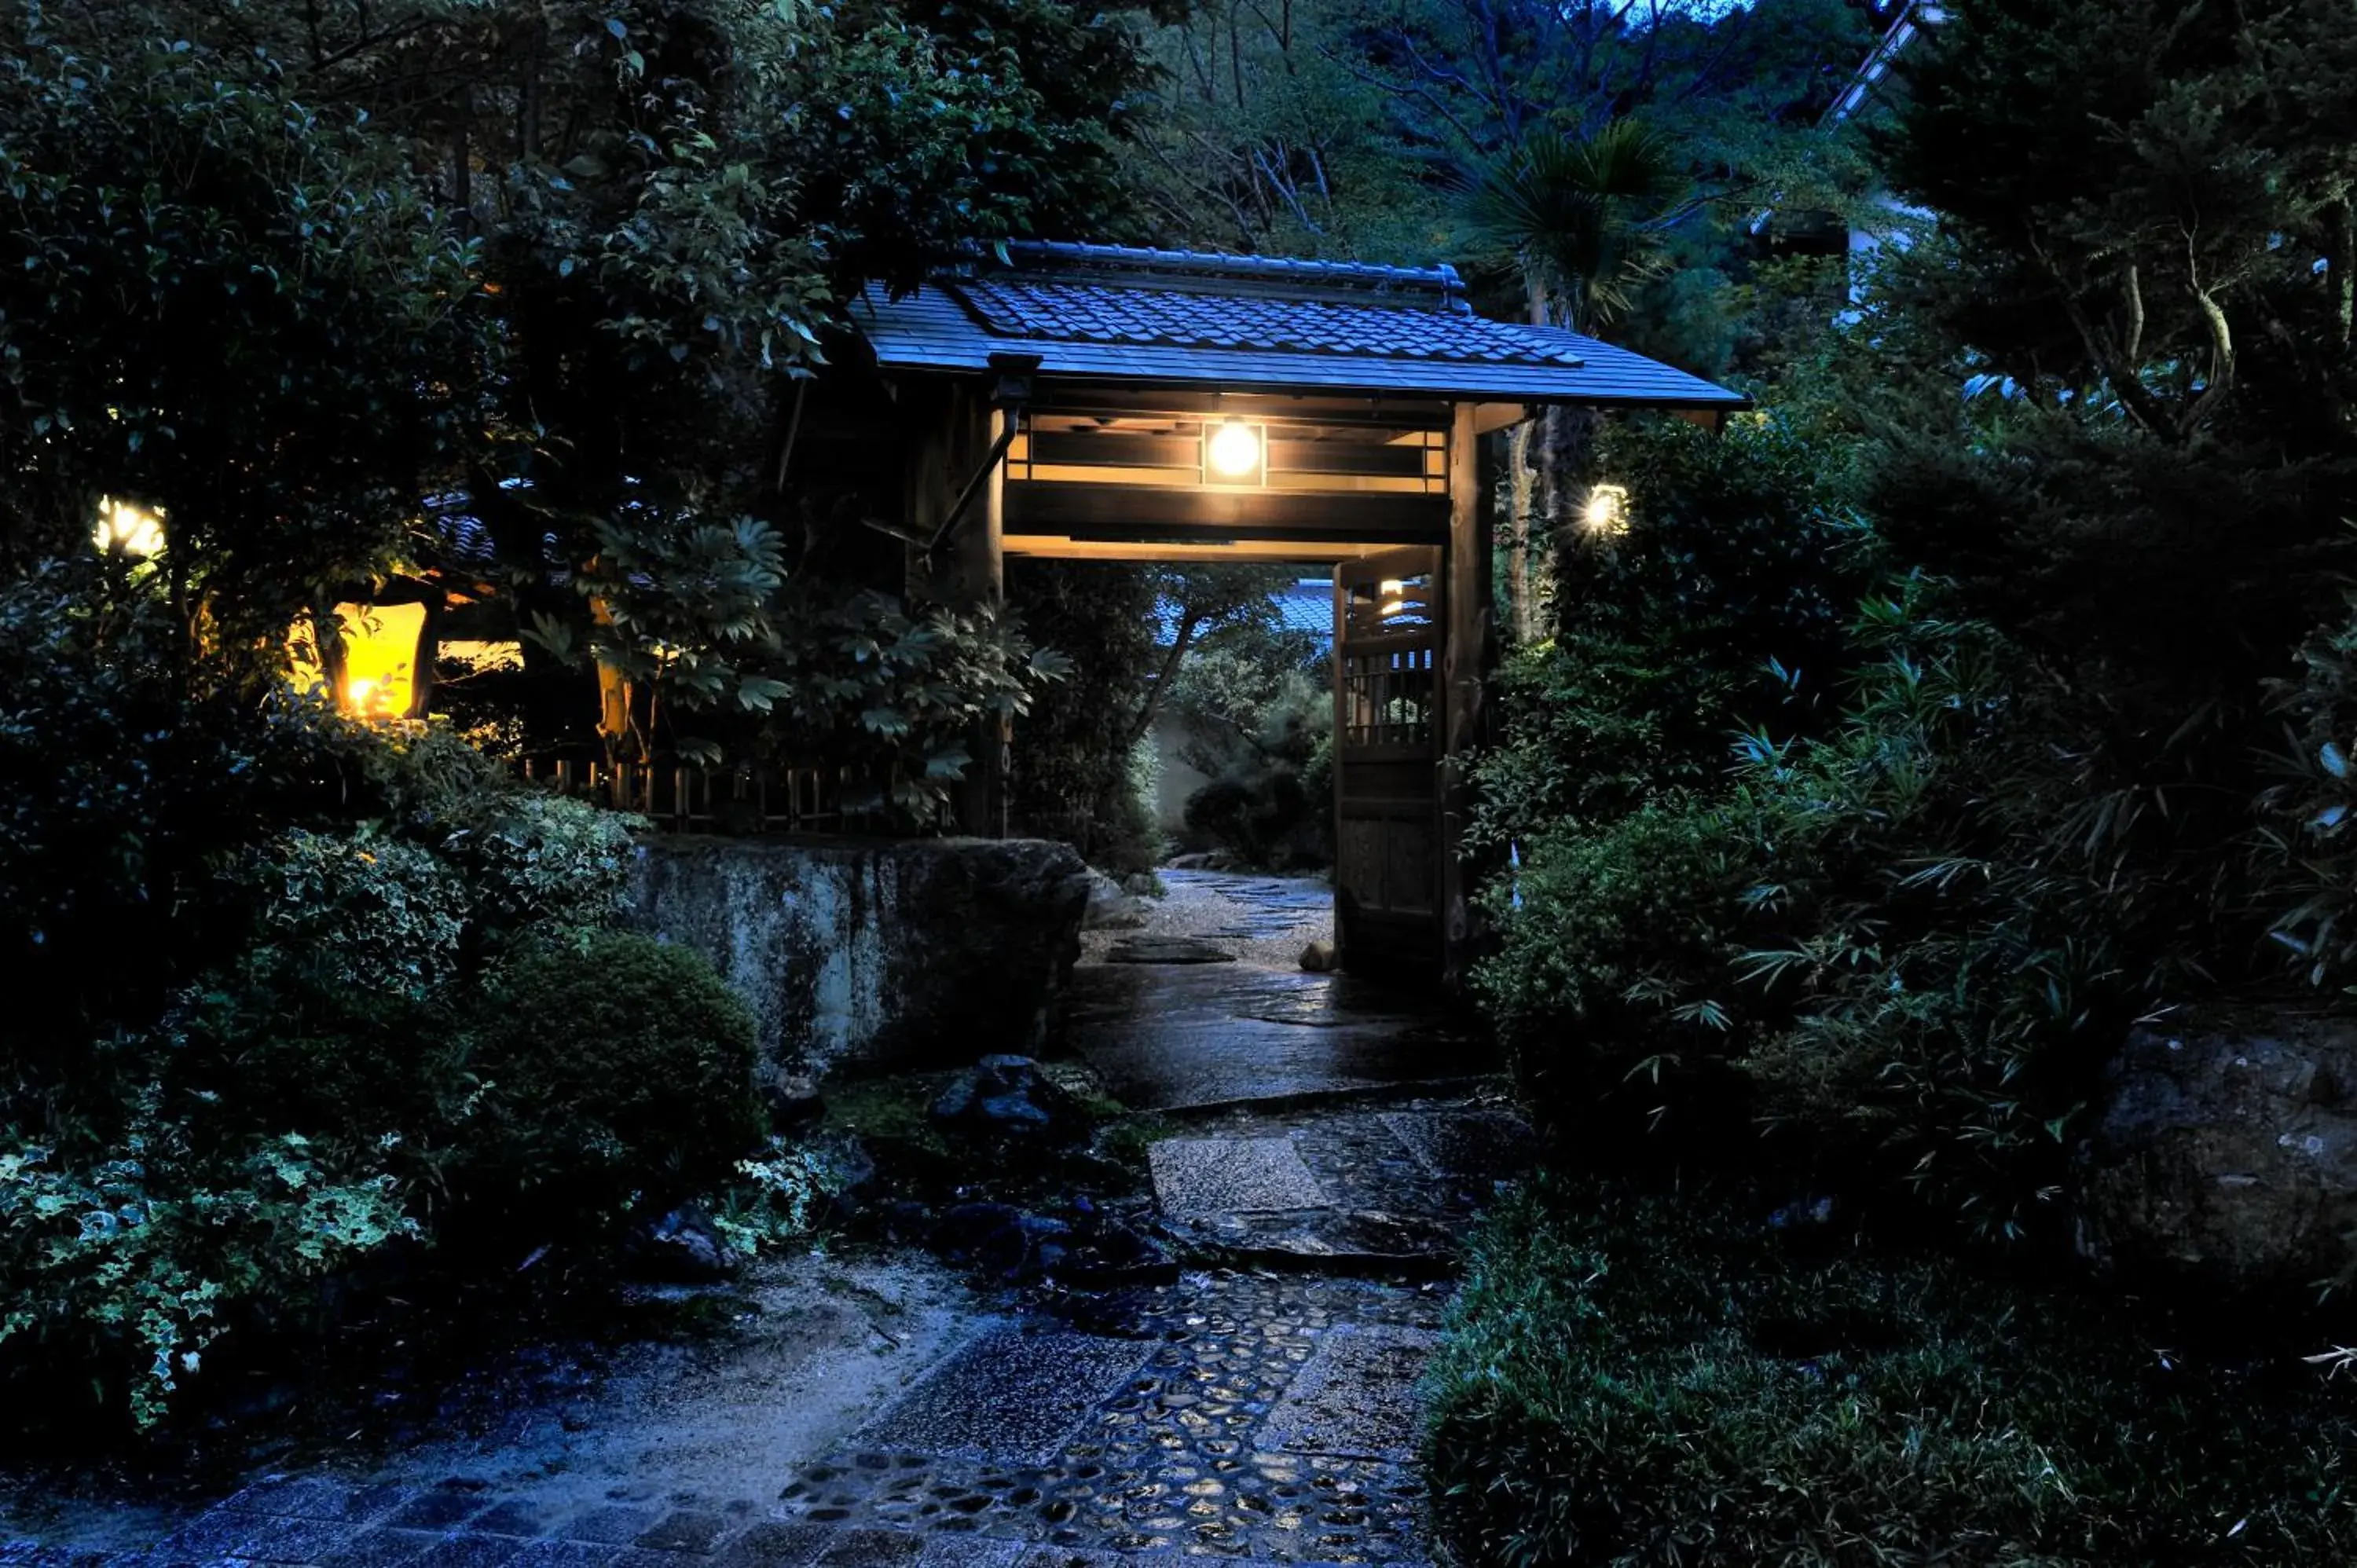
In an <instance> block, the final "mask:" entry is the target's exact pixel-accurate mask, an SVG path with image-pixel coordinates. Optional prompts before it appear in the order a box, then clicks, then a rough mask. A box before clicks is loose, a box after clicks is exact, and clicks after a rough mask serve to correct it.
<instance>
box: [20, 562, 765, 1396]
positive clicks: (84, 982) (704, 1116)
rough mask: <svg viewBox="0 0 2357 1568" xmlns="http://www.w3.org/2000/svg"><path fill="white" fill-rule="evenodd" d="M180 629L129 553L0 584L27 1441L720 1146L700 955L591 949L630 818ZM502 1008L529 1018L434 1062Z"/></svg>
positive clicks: (666, 1184)
mask: <svg viewBox="0 0 2357 1568" xmlns="http://www.w3.org/2000/svg"><path fill="white" fill-rule="evenodd" d="M184 630H185V628H182V627H181V626H180V625H179V624H178V621H177V620H176V618H175V615H174V612H173V610H172V607H171V606H170V605H169V604H168V603H167V601H166V599H165V596H164V595H163V593H162V585H161V584H160V583H159V582H158V580H157V579H156V577H155V575H154V574H153V573H152V572H151V571H150V570H149V569H148V568H146V567H130V568H124V566H123V565H122V564H120V563H117V564H112V565H102V564H96V563H92V562H87V561H81V562H73V563H67V564H58V565H55V566H51V567H44V568H39V569H36V570H34V571H32V572H31V573H30V574H29V575H27V576H25V577H23V578H21V579H18V580H16V581H15V582H12V583H10V584H8V585H5V587H0V663H5V664H6V665H7V666H8V667H9V668H11V669H12V670H13V671H15V672H16V677H17V678H16V680H14V681H13V682H11V683H9V685H8V686H7V688H6V690H5V692H0V907H5V913H0V963H5V979H6V980H7V981H8V983H9V992H10V994H11V996H12V997H14V998H16V999H17V1003H18V1012H17V1014H16V1015H15V1016H14V1017H13V1018H12V1032H11V1038H10V1041H9V1047H10V1048H9V1049H8V1050H7V1051H6V1052H5V1053H0V1303H5V1307H4V1308H0V1391H5V1397H0V1406H5V1407H6V1408H8V1409H9V1410H11V1411H12V1412H19V1413H20V1414H21V1418H22V1419H23V1420H24V1421H25V1422H26V1423H36V1422H38V1423H52V1424H59V1423H63V1424H70V1423H74V1422H78V1421H81V1420H84V1419H95V1420H96V1421H98V1422H101V1423H107V1422H112V1421H114V1420H117V1419H120V1418H124V1417H127V1418H128V1419H130V1420H131V1421H132V1422H134V1423H137V1424H142V1425H144V1424H149V1423H154V1422H155V1421H156V1420H158V1419H160V1418H161V1417H162V1415H163V1414H164V1413H165V1412H166V1410H167V1405H168V1404H169V1403H170V1402H171V1401H173V1400H174V1399H175V1398H176V1397H177V1396H178V1394H180V1393H182V1392H183V1391H185V1390H186V1388H187V1386H188V1383H189V1381H190V1380H191V1375H192V1374H194V1373H197V1372H199V1369H201V1367H202V1366H203V1364H204V1361H205V1359H206V1356H207V1351H208V1347H209V1346H211V1345H213V1344H214V1343H215V1341H216V1340H217V1339H218V1338H219V1337H220V1336H221V1335H223V1334H227V1333H234V1334H236V1335H238V1336H239V1337H240V1338H241V1339H244V1340H248V1341H260V1340H264V1339H265V1338H267V1337H272V1336H276V1337H282V1338H285V1339H289V1340H292V1339H294V1338H296V1337H299V1336H301V1335H304V1334H307V1333H311V1332H315V1331H317V1330H318V1329H320V1328H323V1327H325V1326H327V1325H326V1322H325V1321H324V1316H323V1313H324V1307H323V1302H324V1301H325V1300H326V1299H328V1296H330V1295H331V1294H333V1292H334V1288H335V1287H334V1276H338V1275H342V1274H347V1273H351V1272H353V1271H355V1270H358V1269H361V1268H362V1267H363V1266H366V1267H378V1266H380V1263H379V1262H372V1259H373V1258H374V1255H377V1254H385V1253H388V1251H389V1250H391V1249H393V1248H394V1247H395V1246H396V1245H397V1244H405V1243H417V1244H432V1243H439V1244H441V1246H442V1262H444V1263H445V1264H446V1265H447V1267H448V1268H449V1269H450V1270H452V1271H453V1272H456V1273H464V1272H465V1271H466V1270H467V1269H468V1266H469V1265H470V1263H471V1262H476V1261H477V1254H476V1253H474V1252H473V1251H472V1249H474V1248H476V1247H478V1246H480V1245H482V1244H484V1243H485V1242H486V1241H489V1240H496V1241H498V1242H500V1243H501V1244H505V1243H506V1242H509V1241H511V1240H515V1239H516V1235H517V1234H518V1233H520V1232H529V1233H530V1235H531V1236H532V1237H533V1240H550V1241H558V1240H563V1241H573V1242H578V1243H594V1242H596V1241H598V1240H602V1239H603V1238H604V1232H603V1230H602V1229H601V1227H603V1226H605V1225H607V1224H608V1223H610V1221H611V1220H613V1219H615V1218H616V1217H617V1216H618V1215H619V1214H620V1213H621V1212H622V1211H624V1210H626V1209H627V1208H629V1199H630V1195H631V1193H632V1192H634V1191H640V1190H643V1191H644V1192H645V1193H647V1194H649V1195H653V1194H658V1193H660V1194H663V1195H670V1194H673V1193H677V1194H679V1195H680V1196H685V1195H686V1193H687V1191H688V1190H689V1189H690V1188H693V1187H697V1186H699V1185H701V1184H703V1183H705V1181H706V1180H707V1179H708V1178H710V1177H712V1176H717V1175H720V1174H725V1173H726V1172H727V1171H728V1170H729V1168H730V1165H731V1162H733V1161H734V1160H735V1159H736V1158H737V1156H738V1155H744V1154H747V1153H748V1152H749V1151H751V1150H752V1148H753V1145H754V1143H755V1134H754V1130H753V1128H754V1118H755V1113H754V1112H753V1111H752V1110H751V1108H750V1099H749V1096H750V1063H749V1050H750V1047H749V1045H748V1043H747V1041H748V1037H749V1036H748V1034H747V1032H746V1031H747V1029H748V1026H747V1025H746V1024H745V1023H744V1020H743V1016H742V1014H741V1010H738V1009H737V1008H736V1007H735V1004H734V1003H733V1001H732V1000H731V999H729V998H728V997H727V996H726V993H723V992H721V991H720V987H719V982H718V981H717V980H716V977H714V975H713V974H712V972H711V971H710V970H709V968H708V967H706V966H704V965H703V964H701V963H700V961H696V960H694V959H692V958H690V957H689V956H687V955H685V954H683V953H679V952H670V951H662V952H658V953H655V954H653V955H651V956H650V955H649V954H648V953H647V952H646V951H644V950H643V948H644V946H645V944H643V943H641V942H640V941H639V940H637V939H634V938H622V937H619V936H618V935H615V934H613V933H610V932H598V931H596V930H594V929H591V928H594V927H595V926H596V925H597V923H598V922H601V921H605V920H608V919H610V918H611V917H612V916H613V914H614V912H615V910H616V909H617V908H618V906H619V897H620V894H621V889H622V886H623V880H624V873H625V869H626V867H627V865H628V855H629V844H630V829H631V826H632V820H631V819H629V818H625V817H620V816H617V815H614V814H611V813H606V812H600V811H596V810H595V809H593V808H590V807H587V806H585V805H582V804H579V803H577V802H573V801H567V800H556V799H554V798H551V797H549V796H546V795H544V794H541V793H538V792H536V791H533V790H531V789H527V788H525V787H523V786H522V785H520V784H518V783H517V782H515V781H514V780H513V779H511V778H510V777H509V776H507V775H506V774H504V773H503V772H502V771H501V770H500V769H499V768H496V767H494V766H493V765H492V764H490V762H488V761H487V760H486V759H485V758H483V757H480V756H479V754H477V753H475V752H473V751H472V750H470V749H469V748H468V747H467V746H464V745H462V744H460V743H458V742H457V741H456V740H455V739H453V738H452V737H450V736H447V735H444V734H441V733H439V732H437V731H428V732H426V733H425V734H423V735H409V734H404V733H401V732H387V731H384V730H380V729H376V728H373V727H371V726H367V725H355V724H351V723H348V722H346V721H344V720H342V719H339V718H338V717H337V716H336V715H335V714H332V713H331V712H328V711H327V710H326V709H324V708H323V707H321V706H320V705H318V704H317V703H314V702H311V701H309V700H307V699H304V698H302V697H300V696H297V695H296V694H295V693H292V692H291V691H289V690H288V689H286V688H285V685H284V684H283V683H282V682H276V681H274V680H272V679H264V678H261V677H259V676H256V675H255V674H254V672H253V671H245V672H244V673H242V674H241V673H240V671H239V670H238V668H237V667H236V666H235V665H233V664H231V662H229V661H227V660H224V659H219V658H215V657H213V656H212V655H210V654H209V653H207V652H206V651H205V650H201V649H199V650H195V651H193V652H192V651H191V650H190V648H189V646H188V641H187V639H186V638H185V636H184V635H183V633H184ZM559 931H562V932H565V933H568V935H567V936H566V937H565V944H568V945H563V946H560V945H559V944H558V942H557V940H556V939H555V938H554V935H553V933H555V932H559ZM584 933H586V934H584ZM568 976H569V977H570V978H569V980H568V979H567V977H568ZM494 981H496V983H497V985H498V987H499V990H498V992H497V995H498V997H499V998H500V1000H496V1001H495V1000H493V999H491V996H490V993H488V992H487V984H489V983H492V982H494ZM519 986H521V987H522V990H523V991H524V992H525V993H529V994H527V995H525V996H524V997H523V999H522V1001H521V1002H520V1003H519V1002H518V1001H517V1000H516V997H515V994H514V993H515V991H516V988H517V987H519ZM592 992H594V993H595V994H594V996H592V997H591V1000H589V1001H584V1000H583V997H584V995H585V994H588V993H592ZM516 1005H521V1006H522V1007H524V1008H527V1009H529V1016H530V1018H531V1019H532V1025H533V1027H536V1028H539V1029H541V1030H543V1031H551V1030H553V1031H556V1033H555V1034H554V1035H550V1034H547V1033H545V1032H544V1033H543V1034H542V1035H541V1036H539V1037H538V1040H537V1042H535V1040H533V1038H531V1037H529V1036H513V1035H501V1034H500V1033H499V1032H498V1031H496V1030H490V1031H487V1032H486V1033H487V1037H486V1039H485V1040H483V1041H479V1042H477V1041H470V1039H469V1033H470V1030H471V1029H474V1028H477V1027H479V1026H484V1025H486V1024H488V1023H491V1022H495V1021H499V1020H500V1019H502V1018H509V1019H512V1018H514V1017H515V1016H516V1015H502V1014H501V1013H500V1011H499V1009H500V1007H501V1006H516ZM552 1040H553V1041H559V1042H563V1043H565V1045H566V1046H567V1047H578V1048H579V1050H580V1053H581V1054H580V1055H579V1056H578V1057H576V1058H574V1059H570V1060H551V1059H545V1058H544V1056H543V1055H542V1054H540V1047H542V1046H544V1045H545V1044H547V1043H548V1042H550V1041H552ZM470 1058H471V1059H470ZM486 1062H489V1063H490V1064H493V1065H495V1066H496V1067H497V1069H498V1078H499V1081H497V1082H489V1081H487V1079H490V1076H491V1075H490V1073H488V1072H486V1071H485V1064H486ZM511 1145H512V1146H511ZM625 1172H630V1173H634V1174H632V1175H630V1178H629V1180H628V1181H627V1183H626V1181H625V1176H624V1173H625ZM772 1174H775V1173H772ZM757 1185H759V1184H758V1182H757ZM772 1185H774V1184H772ZM748 1202H749V1203H751V1204H753V1205H755V1206H756V1207H757V1208H762V1209H763V1212H771V1211H775V1210H778V1209H779V1208H780V1205H781V1204H782V1205H784V1208H785V1210H786V1211H787V1212H786V1218H787V1219H791V1204H789V1203H786V1202H785V1196H784V1194H783V1193H782V1190H781V1189H780V1191H777V1192H770V1193H769V1194H768V1195H767V1196H766V1197H763V1196H761V1195H760V1194H758V1193H757V1194H756V1195H755V1196H754V1197H750V1198H748ZM761 1223H764V1224H768V1223H770V1222H769V1221H761ZM770 1228H771V1229H773V1230H774V1229H775V1226H774V1225H771V1227H770ZM525 1244H526V1245H530V1244H532V1243H531V1242H526V1243H525ZM393 1261H394V1260H393V1259H392V1258H390V1257H387V1258H385V1259H383V1260H382V1266H390V1264H391V1263H392V1262H393ZM511 1262H512V1258H511V1257H510V1256H503V1257H501V1258H500V1267H501V1269H502V1271H504V1270H505V1269H506V1268H507V1267H508V1266H509V1265H511ZM215 1359H218V1356H216V1357H215Z"/></svg>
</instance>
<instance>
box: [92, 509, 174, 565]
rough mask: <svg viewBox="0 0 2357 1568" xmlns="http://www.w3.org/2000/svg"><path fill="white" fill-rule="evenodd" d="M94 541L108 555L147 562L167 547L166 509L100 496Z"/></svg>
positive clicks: (94, 528)
mask: <svg viewBox="0 0 2357 1568" xmlns="http://www.w3.org/2000/svg"><path fill="white" fill-rule="evenodd" d="M91 542H93V543H95V544H96V545H97V546H98V547H99V549H100V550H102V551H103V552H104V553H107V554H109V555H126V556H129V557H130V558H131V559H132V560H134V561H145V559H147V557H149V556H150V555H153V554H155V553H156V552H157V551H158V550H161V549H163V548H164V509H163V508H161V507H145V506H141V505H140V504H139V503H138V502H137V501H126V500H117V499H115V498H114V497H113V496H101V497H99V498H98V521H97V523H96V525H95V526H93V527H92V529H91Z"/></svg>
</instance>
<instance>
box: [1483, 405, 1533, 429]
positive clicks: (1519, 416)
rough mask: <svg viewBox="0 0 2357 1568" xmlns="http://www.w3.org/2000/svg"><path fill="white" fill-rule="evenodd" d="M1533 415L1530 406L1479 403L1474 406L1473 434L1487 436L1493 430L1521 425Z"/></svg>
mask: <svg viewBox="0 0 2357 1568" xmlns="http://www.w3.org/2000/svg"><path fill="white" fill-rule="evenodd" d="M1531 413H1532V410H1531V409H1530V408H1529V407H1528V406H1526V405H1525V404H1523V403H1475V404H1474V405H1473V433H1474V434H1475V435H1489V434H1490V432H1491V431H1493V430H1503V429H1505V428H1506V427H1507V426H1508V425H1510V424H1521V423H1522V422H1523V420H1525V419H1528V418H1529V417H1530V416H1531Z"/></svg>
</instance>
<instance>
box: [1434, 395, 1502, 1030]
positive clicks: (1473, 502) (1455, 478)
mask: <svg viewBox="0 0 2357 1568" xmlns="http://www.w3.org/2000/svg"><path fill="white" fill-rule="evenodd" d="M1480 450H1481V448H1480V437H1479V436H1478V435H1476V434H1475V432H1474V428H1473V405H1472V404H1471V403H1458V404H1457V405H1456V409H1455V411H1454V417H1453V418H1452V419H1451V420H1450V422H1449V428H1448V553H1447V555H1446V557H1445V558H1444V559H1445V565H1444V570H1443V572H1442V582H1443V583H1444V585H1446V592H1447V595H1448V610H1447V620H1446V623H1445V625H1446V635H1445V637H1444V639H1443V640H1442V642H1441V680H1442V685H1443V688H1444V690H1445V692H1446V696H1445V698H1444V701H1443V707H1442V719H1441V722H1442V724H1443V725H1444V726H1445V727H1444V728H1443V730H1442V732H1441V763H1440V767H1441V778H1440V919H1441V927H1440V932H1441V965H1442V972H1443V976H1444V979H1445V980H1446V982H1447V983H1448V985H1449V986H1450V987H1451V988H1452V989H1454V988H1455V987H1457V986H1458V985H1461V984H1462V983H1463V981H1464V972H1465V966H1466V965H1467V963H1468V962H1469V961H1470V959H1471V956H1472V944H1473V940H1474V938H1475V936H1476V935H1477V934H1478V933H1477V930H1476V927H1475V924H1474V918H1473V916H1474V911H1473V905H1472V892H1473V887H1472V881H1473V879H1472V877H1471V876H1470V875H1469V869H1468V867H1467V865H1466V864H1465V857H1464V845H1463V840H1464V836H1465V826H1466V821H1467V818H1468V816H1469V813H1470V811H1471V809H1472V788H1471V784H1470V781H1469V779H1467V778H1466V773H1465V756H1466V753H1467V752H1469V751H1470V750H1471V749H1472V748H1473V747H1474V746H1476V745H1478V744H1479V743H1480V738H1481V721H1482V713H1481V698H1482V677H1483V676H1484V674H1485V673H1486V672H1487V671H1488V668H1489V657H1490V609H1491V568H1490V531H1489V528H1488V526H1487V524H1488V521H1489V519H1488V516H1487V509H1486V507H1485V506H1484V505H1483V489H1484V487H1483V485H1482V474H1481V458H1480Z"/></svg>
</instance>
